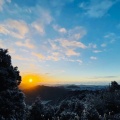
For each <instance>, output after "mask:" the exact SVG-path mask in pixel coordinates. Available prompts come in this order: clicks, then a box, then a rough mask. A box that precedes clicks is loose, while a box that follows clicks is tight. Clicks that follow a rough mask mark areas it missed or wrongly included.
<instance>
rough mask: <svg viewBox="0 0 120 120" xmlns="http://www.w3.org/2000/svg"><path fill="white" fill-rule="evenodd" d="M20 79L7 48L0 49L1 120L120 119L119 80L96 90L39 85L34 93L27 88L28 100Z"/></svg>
mask: <svg viewBox="0 0 120 120" xmlns="http://www.w3.org/2000/svg"><path fill="white" fill-rule="evenodd" d="M20 83H21V77H20V75H19V71H18V70H17V67H13V66H12V64H11V57H10V55H9V54H8V51H7V50H4V49H0V120H120V85H119V84H118V83H117V82H116V81H113V82H111V84H110V85H109V86H108V87H107V88H106V89H100V90H94V91H93V90H78V87H77V89H74V90H70V89H65V88H63V87H53V88H51V87H47V89H46V88H45V86H42V87H37V88H35V89H33V91H32V93H31V92H29V91H27V90H26V91H24V92H25V94H26V104H25V95H24V94H23V92H22V91H20V90H19V88H18V86H19V84H20ZM69 88H71V87H69ZM72 88H73V86H72ZM74 88H75V86H74ZM40 91H41V92H40ZM48 91H49V92H48ZM48 93H49V94H48ZM36 96H38V98H36V100H35V101H34V102H33V100H34V99H33V98H35V97H36ZM51 96H52V97H51ZM43 100H44V101H43ZM32 102H33V103H32Z"/></svg>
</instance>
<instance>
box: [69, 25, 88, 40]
mask: <svg viewBox="0 0 120 120" xmlns="http://www.w3.org/2000/svg"><path fill="white" fill-rule="evenodd" d="M86 33H87V32H86V30H85V28H84V27H81V26H77V27H75V28H73V29H70V30H69V31H68V38H69V39H70V40H79V39H81V38H82V37H83V36H85V35H86Z"/></svg>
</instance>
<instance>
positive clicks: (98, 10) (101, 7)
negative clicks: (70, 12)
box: [79, 0, 116, 18]
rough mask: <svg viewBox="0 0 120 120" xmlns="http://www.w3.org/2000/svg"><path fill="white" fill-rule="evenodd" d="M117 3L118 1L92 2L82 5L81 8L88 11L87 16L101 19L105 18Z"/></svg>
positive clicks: (96, 0)
mask: <svg viewBox="0 0 120 120" xmlns="http://www.w3.org/2000/svg"><path fill="white" fill-rule="evenodd" d="M115 3H116V0H114V1H113V0H91V1H90V2H83V3H81V4H80V5H79V7H80V8H82V9H84V10H85V11H86V13H85V14H86V15H89V16H90V17H95V18H99V17H102V16H104V15H105V14H106V13H107V12H108V10H109V9H110V8H111V7H112V6H113V5H114V4H115Z"/></svg>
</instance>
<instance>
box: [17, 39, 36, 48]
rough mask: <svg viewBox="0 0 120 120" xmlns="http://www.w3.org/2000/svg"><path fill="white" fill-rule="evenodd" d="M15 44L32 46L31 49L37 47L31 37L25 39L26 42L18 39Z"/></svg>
mask: <svg viewBox="0 0 120 120" xmlns="http://www.w3.org/2000/svg"><path fill="white" fill-rule="evenodd" d="M15 44H16V45H17V46H20V47H26V48H30V49H33V48H35V46H34V45H33V44H32V43H31V41H30V40H29V39H27V40H25V42H21V41H17V42H16V43H15Z"/></svg>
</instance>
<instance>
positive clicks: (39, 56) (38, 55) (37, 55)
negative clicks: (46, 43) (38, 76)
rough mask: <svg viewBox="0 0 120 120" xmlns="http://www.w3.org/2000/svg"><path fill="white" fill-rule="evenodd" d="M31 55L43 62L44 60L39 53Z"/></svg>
mask: <svg viewBox="0 0 120 120" xmlns="http://www.w3.org/2000/svg"><path fill="white" fill-rule="evenodd" d="M32 55H33V56H35V57H37V58H38V59H40V60H44V59H45V56H44V55H43V54H41V53H35V52H32Z"/></svg>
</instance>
